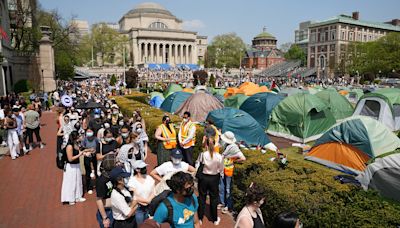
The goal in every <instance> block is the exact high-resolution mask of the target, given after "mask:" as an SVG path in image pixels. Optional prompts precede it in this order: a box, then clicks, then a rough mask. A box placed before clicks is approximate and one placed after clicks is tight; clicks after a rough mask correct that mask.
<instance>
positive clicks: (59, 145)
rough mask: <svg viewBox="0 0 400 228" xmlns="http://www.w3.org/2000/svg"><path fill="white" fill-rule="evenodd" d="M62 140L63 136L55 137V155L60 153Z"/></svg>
mask: <svg viewBox="0 0 400 228" xmlns="http://www.w3.org/2000/svg"><path fill="white" fill-rule="evenodd" d="M63 141H64V138H63V136H60V135H57V151H56V152H57V153H59V152H61V146H62V144H63Z"/></svg>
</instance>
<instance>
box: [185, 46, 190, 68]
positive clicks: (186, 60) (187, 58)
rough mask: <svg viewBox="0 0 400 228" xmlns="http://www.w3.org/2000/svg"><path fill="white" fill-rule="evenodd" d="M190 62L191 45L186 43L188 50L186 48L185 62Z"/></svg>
mask: <svg viewBox="0 0 400 228" xmlns="http://www.w3.org/2000/svg"><path fill="white" fill-rule="evenodd" d="M188 63H189V45H187V44H186V50H185V64H188Z"/></svg>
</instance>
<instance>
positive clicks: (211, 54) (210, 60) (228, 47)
mask: <svg viewBox="0 0 400 228" xmlns="http://www.w3.org/2000/svg"><path fill="white" fill-rule="evenodd" d="M245 50H246V45H245V44H244V42H243V40H242V39H241V38H240V37H238V36H237V35H236V34H235V33H228V34H223V35H219V36H216V37H215V38H214V39H213V40H212V42H211V44H210V45H209V46H208V47H207V60H206V64H207V67H218V68H221V67H224V66H225V67H228V68H231V67H239V64H240V59H241V58H243V57H244V55H243V54H244V51H245Z"/></svg>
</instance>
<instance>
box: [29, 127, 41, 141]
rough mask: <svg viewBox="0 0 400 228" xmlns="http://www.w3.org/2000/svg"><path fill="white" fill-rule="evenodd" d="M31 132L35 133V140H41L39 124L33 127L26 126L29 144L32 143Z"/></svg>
mask: <svg viewBox="0 0 400 228" xmlns="http://www.w3.org/2000/svg"><path fill="white" fill-rule="evenodd" d="M33 133H35V136H36V141H37V142H42V138H40V126H38V127H37V128H35V129H30V128H26V134H27V135H28V138H29V144H32V143H33Z"/></svg>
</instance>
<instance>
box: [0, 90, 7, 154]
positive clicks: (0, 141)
mask: <svg viewBox="0 0 400 228" xmlns="http://www.w3.org/2000/svg"><path fill="white" fill-rule="evenodd" d="M1 102H3V97H1ZM5 117H6V114H5V110H4V109H3V105H1V106H0V145H1V146H3V147H6V146H7V143H6V141H7V135H6V132H7V130H6V126H5V124H4V121H5Z"/></svg>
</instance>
